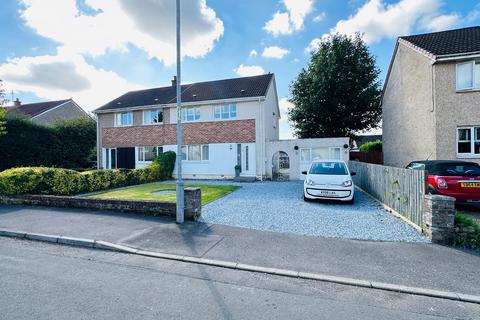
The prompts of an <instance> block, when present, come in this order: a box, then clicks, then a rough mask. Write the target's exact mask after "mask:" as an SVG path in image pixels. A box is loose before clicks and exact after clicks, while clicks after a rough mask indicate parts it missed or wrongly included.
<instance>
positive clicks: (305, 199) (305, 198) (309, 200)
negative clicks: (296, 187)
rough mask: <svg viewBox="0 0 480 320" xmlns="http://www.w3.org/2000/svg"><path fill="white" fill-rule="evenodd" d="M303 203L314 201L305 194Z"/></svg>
mask: <svg viewBox="0 0 480 320" xmlns="http://www.w3.org/2000/svg"><path fill="white" fill-rule="evenodd" d="M303 201H305V202H312V199H309V198H307V197H305V194H304V195H303Z"/></svg>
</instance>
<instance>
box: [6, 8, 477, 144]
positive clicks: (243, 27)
mask: <svg viewBox="0 0 480 320" xmlns="http://www.w3.org/2000/svg"><path fill="white" fill-rule="evenodd" d="M174 2H175V1H174V0H142V1H138V0H4V1H2V10H1V11H0V23H1V25H0V39H2V46H1V47H0V79H3V80H4V82H5V88H6V89H7V90H8V91H11V90H13V91H14V96H15V98H16V97H18V98H19V99H20V100H22V101H23V102H25V103H27V102H36V101H41V100H46V99H63V98H68V97H73V98H74V99H75V100H76V101H77V102H79V104H80V105H81V106H82V107H84V108H85V109H87V110H93V109H95V108H97V107H99V106H101V105H102V104H104V103H106V102H108V101H109V100H110V99H113V98H115V97H117V96H119V95H121V94H123V93H124V92H126V91H129V90H133V89H141V88H151V87H158V86H164V85H168V84H169V81H170V79H171V78H172V76H173V75H174V74H175V71H176V69H175V64H174V62H175V60H174V57H175V51H174V35H175V34H174V31H175V30H174V20H173V19H174ZM182 3H183V4H182V6H183V8H184V11H183V16H182V18H183V20H184V31H185V34H184V48H183V51H184V54H185V56H184V57H183V80H184V81H186V82H196V81H205V80H215V79H223V78H231V77H237V76H244V75H253V74H258V73H264V72H273V73H275V75H276V80H277V87H278V94H279V99H280V100H281V108H282V111H283V118H284V120H282V123H281V136H282V137H283V138H288V137H290V136H291V129H290V128H289V124H288V122H287V120H286V116H285V112H286V110H287V109H288V108H290V107H292V106H291V105H290V104H289V103H288V102H287V100H286V97H288V94H289V84H290V83H291V82H292V81H293V79H294V78H295V76H296V75H297V74H298V72H299V71H300V70H301V69H302V67H304V66H305V65H306V64H307V62H308V60H309V55H310V53H309V50H311V49H312V48H314V47H315V43H316V42H318V41H320V40H319V39H322V38H323V37H326V36H328V34H330V33H332V32H340V33H344V34H352V33H354V32H357V31H358V32H361V33H364V39H365V40H366V41H367V43H368V44H369V46H370V48H371V51H372V53H373V54H374V55H375V56H376V57H377V62H378V65H379V67H380V69H381V70H382V75H381V80H382V81H383V80H384V77H385V72H386V69H387V68H388V64H389V62H390V58H391V55H392V50H393V48H394V46H395V39H396V37H397V36H400V35H405V34H414V33H425V32H431V31H438V30H445V29H453V28H459V27H464V26H472V25H478V24H479V23H480V1H479V0H461V1H459V0H242V1H234V0H206V1H205V0H182ZM9 98H10V95H9Z"/></svg>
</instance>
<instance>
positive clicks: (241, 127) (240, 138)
mask: <svg viewBox="0 0 480 320" xmlns="http://www.w3.org/2000/svg"><path fill="white" fill-rule="evenodd" d="M250 142H255V120H234V121H219V122H196V123H184V124H183V144H187V145H190V144H210V143H250ZM176 143H177V126H176V125H175V124H165V125H154V126H138V127H123V128H104V129H103V144H102V147H104V148H114V147H135V146H157V145H159V146H161V145H170V144H176Z"/></svg>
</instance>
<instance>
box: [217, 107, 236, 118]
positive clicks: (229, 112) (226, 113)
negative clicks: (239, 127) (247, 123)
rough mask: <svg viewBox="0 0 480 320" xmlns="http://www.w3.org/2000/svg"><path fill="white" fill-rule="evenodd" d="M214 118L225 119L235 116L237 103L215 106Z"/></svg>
mask: <svg viewBox="0 0 480 320" xmlns="http://www.w3.org/2000/svg"><path fill="white" fill-rule="evenodd" d="M214 118H215V120H227V119H236V118H237V105H236V104H226V105H223V106H216V107H215V112H214Z"/></svg>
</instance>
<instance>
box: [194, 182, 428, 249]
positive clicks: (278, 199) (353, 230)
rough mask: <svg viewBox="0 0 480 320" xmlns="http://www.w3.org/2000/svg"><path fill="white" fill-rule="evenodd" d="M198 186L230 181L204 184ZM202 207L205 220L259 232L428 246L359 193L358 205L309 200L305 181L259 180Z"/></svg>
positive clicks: (244, 184)
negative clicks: (303, 191)
mask: <svg viewBox="0 0 480 320" xmlns="http://www.w3.org/2000/svg"><path fill="white" fill-rule="evenodd" d="M199 183H213V184H215V183H217V184H218V183H228V182H205V181H199ZM240 185H241V189H239V190H237V191H235V192H233V193H231V194H229V195H227V196H225V197H224V198H222V199H219V200H217V201H214V202H212V203H210V204H208V205H206V206H205V207H204V208H203V212H202V218H201V221H203V222H206V223H215V224H224V225H230V226H236V227H243V228H251V229H257V230H266V231H277V232H288V233H294V234H300V235H310V236H323V237H339V238H350V239H361V240H380V241H406V242H426V241H427V239H426V238H425V237H424V236H422V235H421V234H419V233H418V232H417V231H416V230H415V229H414V228H413V227H411V226H410V225H409V224H407V223H406V222H405V221H403V220H401V219H399V218H397V217H395V216H393V215H392V214H390V213H388V212H387V211H385V210H384V209H383V208H382V207H381V206H380V205H379V204H378V203H377V202H375V201H374V200H372V199H371V198H369V197H368V196H366V195H365V194H364V193H363V192H360V191H358V190H357V192H356V195H355V204H354V205H349V204H343V203H334V202H328V203H325V202H304V201H303V194H302V190H303V189H302V188H303V182H302V181H289V182H271V181H266V182H256V183H243V184H240Z"/></svg>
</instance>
